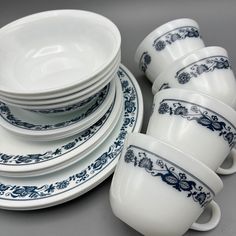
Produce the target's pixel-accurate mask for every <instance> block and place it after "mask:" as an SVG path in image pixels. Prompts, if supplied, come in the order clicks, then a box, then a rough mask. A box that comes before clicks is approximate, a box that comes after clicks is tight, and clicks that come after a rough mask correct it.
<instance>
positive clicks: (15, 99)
mask: <svg viewBox="0 0 236 236" xmlns="http://www.w3.org/2000/svg"><path fill="white" fill-rule="evenodd" d="M119 65H120V52H119V54H118V55H117V56H116V58H115V59H114V61H113V62H112V64H111V65H109V67H108V68H107V69H106V70H105V71H103V72H102V73H100V74H99V76H97V77H96V80H95V81H88V82H87V83H86V84H85V85H79V86H74V87H73V88H70V89H64V90H62V91H60V92H55V93H54V92H51V93H49V94H46V95H44V96H43V97H42V96H40V95H39V96H37V95H35V94H34V95H33V96H31V95H27V96H23V95H22V96H21V97H20V96H19V95H11V96H8V95H5V94H4V93H1V92H0V99H3V100H4V101H7V102H9V104H10V103H13V104H14V103H15V104H19V105H20V104H22V105H25V106H27V105H28V106H30V105H31V106H33V105H34V106H36V105H38V106H40V105H41V106H46V105H51V107H50V108H53V107H54V106H55V107H58V106H61V105H64V103H66V104H67V102H71V101H72V102H74V101H75V102H78V101H82V100H84V99H86V98H88V97H89V96H90V97H91V96H92V94H95V93H96V92H98V91H99V90H101V89H102V88H103V87H105V86H106V85H107V84H108V83H109V82H110V80H111V79H113V78H114V76H115V75H116V72H117V70H118V68H119ZM2 94H4V95H2Z"/></svg>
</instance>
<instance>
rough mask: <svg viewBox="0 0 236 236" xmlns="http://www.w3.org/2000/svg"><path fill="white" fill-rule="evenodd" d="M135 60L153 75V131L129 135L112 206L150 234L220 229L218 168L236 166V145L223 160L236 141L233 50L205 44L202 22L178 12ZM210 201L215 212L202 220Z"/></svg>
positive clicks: (163, 235) (145, 43) (226, 171)
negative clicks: (229, 52)
mask: <svg viewBox="0 0 236 236" xmlns="http://www.w3.org/2000/svg"><path fill="white" fill-rule="evenodd" d="M135 60H136V62H137V63H138V65H139V68H140V69H141V70H142V71H143V72H144V73H145V74H146V76H147V77H148V79H149V80H150V81H151V82H152V83H153V87H152V91H153V94H154V95H155V96H154V102H153V111H152V114H151V117H150V120H149V124H148V128H147V133H146V135H142V134H131V135H130V136H129V137H128V139H127V142H126V146H125V147H124V150H123V153H122V157H121V159H120V162H119V165H118V167H117V169H116V172H115V175H114V178H113V182H112V186H111V191H110V199H111V205H112V209H113V211H114V213H115V215H117V216H118V217H119V218H120V219H122V220H123V221H124V222H126V223H128V224H129V225H130V226H132V227H133V228H135V229H136V230H138V231H139V232H141V233H143V234H145V235H150V236H151V235H153V236H154V235H158V236H159V235H160V236H172V235H173V236H178V235H183V234H184V233H185V232H186V231H187V230H188V229H189V228H192V229H196V230H200V231H206V230H210V229H213V228H214V227H216V225H217V224H218V222H219V219H220V209H219V207H218V206H217V205H216V203H215V202H214V201H212V198H213V196H215V195H216V194H217V193H218V192H219V191H220V190H221V189H222V187H223V183H222V181H221V180H220V178H219V177H218V176H217V174H216V173H215V172H216V171H217V172H218V173H221V174H232V173H234V172H235V171H236V162H235V159H236V155H235V151H234V150H233V151H232V154H233V155H232V156H233V165H232V167H230V168H229V169H223V168H220V166H221V164H222V163H223V161H224V160H225V158H226V157H227V156H228V155H229V153H230V152H231V149H232V148H233V147H234V144H235V142H236V111H235V110H234V109H235V107H236V93H235V91H236V80H235V77H234V74H233V71H232V69H231V66H230V62H229V59H228V55H227V52H226V51H225V49H223V48H221V47H204V43H203V41H202V38H201V36H200V33H199V27H198V24H197V23H196V22H195V21H193V20H191V19H178V20H174V21H171V22H168V23H166V24H164V25H162V26H160V27H159V28H157V29H156V30H154V31H153V32H152V33H150V34H149V35H148V36H147V37H146V38H145V39H144V40H143V41H142V43H141V44H140V46H139V47H138V49H137V52H136V55H135ZM160 90H161V91H160ZM209 203H210V204H209ZM208 204H209V205H210V206H211V208H212V210H213V211H212V217H211V219H210V220H209V222H208V223H206V224H197V225H196V223H194V222H195V221H196V220H197V218H198V217H199V216H200V214H201V213H202V212H203V210H204V208H205V207H206V206H207V205H208Z"/></svg>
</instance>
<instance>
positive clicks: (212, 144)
mask: <svg viewBox="0 0 236 236" xmlns="http://www.w3.org/2000/svg"><path fill="white" fill-rule="evenodd" d="M147 134H148V135H151V136H153V137H156V138H160V139H161V140H163V141H165V142H167V143H169V144H171V145H173V146H174V147H177V148H178V149H180V150H181V151H183V152H184V153H186V154H189V155H191V156H193V157H194V158H196V159H198V160H200V161H201V162H203V163H204V164H206V165H207V166H208V167H209V168H211V169H212V170H214V171H216V170H217V169H218V168H219V167H220V166H221V164H222V163H223V161H224V160H225V158H226V157H227V156H228V155H229V153H230V151H231V149H232V148H233V147H234V145H235V142H236V111H235V110H234V109H232V108H231V107H230V106H228V105H226V104H224V103H222V102H221V101H219V100H217V99H214V98H212V97H210V96H207V95H203V94H200V93H197V92H194V91H190V90H183V89H166V90H162V91H160V92H159V93H157V94H156V95H155V97H154V104H153V113H152V115H151V118H150V120H149V124H148V128H147Z"/></svg>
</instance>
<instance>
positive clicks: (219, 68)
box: [152, 46, 236, 108]
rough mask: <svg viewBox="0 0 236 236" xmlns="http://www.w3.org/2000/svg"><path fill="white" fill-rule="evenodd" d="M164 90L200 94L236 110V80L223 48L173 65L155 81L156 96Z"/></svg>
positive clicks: (204, 50) (210, 49)
mask: <svg viewBox="0 0 236 236" xmlns="http://www.w3.org/2000/svg"><path fill="white" fill-rule="evenodd" d="M164 88H182V89H189V90H195V91H199V92H201V93H205V94H208V95H210V96H212V97H215V98H217V99H219V100H221V101H223V102H224V103H226V104H228V105H229V106H232V107H233V108H236V93H235V91H236V80H235V76H234V73H233V70H232V68H231V65H230V61H229V57H228V54H227V51H226V50H225V49H224V48H222V47H214V46H212V47H205V48H201V49H199V50H196V51H194V52H192V53H191V54H188V55H187V56H186V57H184V58H181V59H179V60H177V61H175V62H174V63H172V65H171V66H170V67H169V68H168V69H167V70H165V71H163V72H162V73H161V74H160V75H159V76H158V77H157V79H156V80H155V82H154V84H153V86H152V91H153V94H156V93H157V92H158V91H159V90H161V89H164Z"/></svg>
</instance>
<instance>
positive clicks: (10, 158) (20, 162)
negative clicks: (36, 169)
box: [0, 102, 114, 166]
mask: <svg viewBox="0 0 236 236" xmlns="http://www.w3.org/2000/svg"><path fill="white" fill-rule="evenodd" d="M113 107H114V102H113V104H112V105H111V107H110V108H109V110H108V111H107V112H106V113H105V115H104V116H103V117H102V118H101V119H100V120H98V121H97V122H96V123H95V124H93V125H92V126H91V127H89V128H88V129H86V130H84V131H82V132H81V133H80V134H79V135H78V136H77V137H76V138H75V139H74V140H72V141H70V142H69V143H67V144H64V145H63V146H60V147H57V148H55V149H54V150H48V151H45V152H43V153H31V154H26V155H11V154H6V153H0V164H1V165H11V166H24V165H33V164H38V163H42V162H45V161H50V160H52V159H55V158H59V157H60V156H62V155H65V154H67V153H69V152H71V151H73V150H74V149H76V148H78V147H79V146H81V145H82V144H84V143H85V142H86V141H88V140H89V139H90V138H92V137H93V136H94V135H95V134H96V133H97V132H98V131H99V130H100V129H101V127H102V126H103V125H104V124H105V122H106V120H107V119H108V117H109V116H110V114H111V112H112V110H113Z"/></svg>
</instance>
